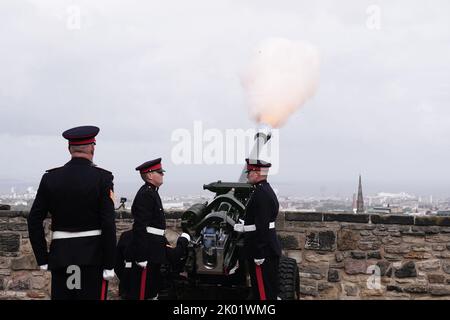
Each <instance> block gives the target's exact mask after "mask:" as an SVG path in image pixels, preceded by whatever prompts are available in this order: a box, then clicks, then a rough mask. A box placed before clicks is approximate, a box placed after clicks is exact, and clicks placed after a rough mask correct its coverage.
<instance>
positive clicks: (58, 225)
mask: <svg viewBox="0 0 450 320" xmlns="http://www.w3.org/2000/svg"><path fill="white" fill-rule="evenodd" d="M99 131H100V129H99V128H97V127H94V126H83V127H76V128H73V129H70V130H67V131H65V132H64V133H63V137H64V138H65V139H67V140H68V141H69V152H70V154H71V156H72V159H71V160H70V161H69V162H68V163H66V164H65V165H64V166H62V167H59V168H55V169H51V170H47V172H46V173H45V174H44V175H43V177H42V179H41V182H40V185H39V189H38V192H37V195H36V199H35V200H34V203H33V206H32V208H31V210H30V215H29V217H28V230H29V235H30V241H31V245H32V247H33V251H34V254H35V256H36V260H37V263H38V265H39V266H40V268H41V270H47V269H49V270H50V271H51V273H52V283H51V296H52V299H64V300H67V299H71V300H72V299H74V300H98V299H101V298H102V294H103V298H104V296H105V294H106V292H105V291H106V282H105V280H110V279H112V278H113V277H114V270H113V268H114V263H115V261H114V257H115V246H116V226H115V212H114V200H113V197H114V194H113V175H112V173H111V172H109V171H106V170H104V169H101V168H99V167H97V166H96V165H95V164H93V162H92V160H93V157H94V151H95V144H96V140H95V137H96V136H97V134H98V132H99ZM47 213H50V215H51V222H52V223H51V228H52V231H53V233H52V241H51V245H50V250H49V251H48V250H47V241H46V239H45V232H44V227H43V222H44V219H45V218H46V216H47Z"/></svg>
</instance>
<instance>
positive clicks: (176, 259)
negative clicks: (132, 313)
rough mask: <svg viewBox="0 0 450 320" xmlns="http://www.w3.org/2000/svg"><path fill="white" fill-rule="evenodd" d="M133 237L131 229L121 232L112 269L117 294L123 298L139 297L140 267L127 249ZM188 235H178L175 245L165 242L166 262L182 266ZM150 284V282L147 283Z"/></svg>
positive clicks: (132, 298) (177, 266)
mask: <svg viewBox="0 0 450 320" xmlns="http://www.w3.org/2000/svg"><path fill="white" fill-rule="evenodd" d="M132 239H133V230H129V231H125V232H123V233H122V234H121V236H120V239H119V242H118V243H117V255H116V266H115V267H114V271H115V273H116V275H117V277H118V278H119V280H120V282H119V296H120V297H121V298H122V299H124V300H136V299H139V290H140V288H139V285H140V281H141V277H142V268H141V267H140V266H138V264H137V263H135V262H134V261H133V257H132V256H131V255H130V252H131V250H129V248H130V246H131V243H132ZM189 240H190V237H189V236H188V235H187V234H185V235H183V236H182V237H181V236H180V237H178V239H177V243H176V246H175V247H172V246H170V245H169V244H166V257H167V263H168V264H170V265H171V266H174V267H175V268H177V269H179V268H180V266H181V267H182V266H183V264H184V262H185V258H186V253H187V247H188V244H189ZM149 284H150V283H149Z"/></svg>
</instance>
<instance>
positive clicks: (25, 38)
mask: <svg viewBox="0 0 450 320" xmlns="http://www.w3.org/2000/svg"><path fill="white" fill-rule="evenodd" d="M445 8H447V9H450V3H449V2H448V1H443V0H440V1H439V0H438V1H437V2H436V3H435V4H434V5H432V6H431V5H427V4H425V3H424V2H423V1H405V0H400V1H396V2H395V3H393V2H391V1H379V2H378V3H377V4H375V5H374V4H373V3H372V2H370V1H359V0H351V1H347V2H346V3H345V5H342V4H339V3H336V2H335V1H330V0H321V1H316V2H314V3H311V2H310V1H285V2H283V4H279V3H271V2H269V1H258V2H257V3H256V2H250V1H240V2H236V1H230V2H224V3H212V2H210V1H204V0H200V1H195V2H188V3H187V2H182V1H175V2H172V3H161V2H160V1H147V2H145V3H140V2H134V1H132V2H131V3H130V4H129V5H127V6H125V7H124V6H123V5H121V3H120V2H119V1H106V0H99V1H95V3H94V2H92V1H79V2H78V3H73V1H70V0H63V1H58V2H56V1H50V0H39V1H36V0H31V1H27V2H20V1H12V0H5V1H2V2H1V3H0V9H1V10H0V15H1V19H0V25H1V28H0V35H1V36H2V40H3V46H4V48H5V50H2V52H1V53H0V57H1V59H0V68H1V69H2V73H1V74H0V110H1V114H2V120H3V121H2V126H1V128H0V146H1V147H2V150H4V152H3V153H2V157H0V168H1V169H0V181H7V180H10V181H11V180H13V181H22V182H24V183H25V184H27V183H32V184H37V183H38V182H39V179H40V177H41V176H42V174H43V173H44V172H45V170H47V169H50V168H54V167H58V166H61V165H63V164H64V163H66V162H67V161H68V160H69V154H68V152H67V141H65V140H64V139H63V138H62V137H61V133H62V132H63V131H64V130H66V129H68V128H71V127H75V126H78V125H87V124H91V125H97V126H99V127H100V129H101V130H100V133H99V135H98V139H97V146H96V154H95V159H94V161H95V163H97V164H98V165H99V166H100V167H103V168H105V169H108V170H110V171H112V172H113V174H114V177H115V182H116V189H117V191H118V192H119V193H121V192H122V190H123V193H127V194H133V193H134V190H137V188H138V187H139V185H140V181H139V177H138V175H137V173H136V172H135V171H134V168H135V167H136V166H138V165H139V164H141V163H143V162H145V161H148V160H150V159H154V158H158V157H162V158H163V165H164V166H165V169H166V170H167V175H166V184H165V185H164V186H163V187H162V189H161V192H162V194H164V193H167V194H180V193H185V192H186V191H188V192H195V193H199V192H201V191H202V185H203V184H204V183H209V182H211V181H216V180H223V181H225V180H228V181H235V180H237V179H238V177H239V173H240V171H241V170H242V165H243V163H244V158H245V156H246V155H245V154H241V155H240V156H239V158H237V159H236V161H235V164H234V165H226V164H208V163H206V161H203V163H201V164H181V165H180V164H176V163H175V162H174V161H173V159H172V152H173V149H174V148H175V147H176V145H177V142H176V141H173V139H172V138H173V134H174V133H175V132H177V131H179V130H185V131H186V132H188V133H191V134H192V136H194V131H195V123H196V122H201V124H202V126H203V128H204V129H205V130H209V131H208V132H211V131H215V132H216V133H217V132H219V133H222V134H224V133H225V132H226V131H227V130H233V129H242V130H247V129H255V128H256V127H257V126H258V124H256V123H255V122H254V121H253V119H252V118H251V116H250V112H249V106H248V104H247V102H246V99H245V90H244V88H243V85H242V80H241V75H242V72H243V70H245V68H246V66H248V64H249V63H250V59H251V56H252V53H253V50H254V49H255V48H256V47H257V46H258V44H259V43H260V42H261V41H264V40H266V39H268V38H272V37H275V38H284V39H289V40H291V41H299V42H307V43H311V44H312V45H314V46H315V47H316V48H317V50H318V53H319V56H320V79H319V83H318V89H317V92H316V93H315V95H314V96H313V97H312V98H311V99H310V100H308V101H306V103H305V104H304V106H303V107H302V109H300V110H298V111H297V112H295V113H293V114H292V116H291V117H290V118H289V119H287V121H286V124H285V125H284V126H283V127H281V128H279V140H278V141H279V145H278V148H279V154H278V158H279V170H278V173H277V174H276V175H274V176H273V177H271V178H270V181H271V182H272V184H273V185H274V186H275V188H277V189H278V190H279V192H280V194H287V195H295V194H296V193H300V194H304V195H321V194H350V195H351V194H352V193H353V192H354V190H355V180H356V179H355V177H357V175H358V174H359V173H361V174H362V175H363V179H364V181H365V186H364V189H365V190H366V191H365V192H369V193H372V192H377V191H383V190H387V191H391V192H401V191H405V192H412V193H416V194H433V195H435V196H438V197H444V196H446V194H447V192H449V193H450V180H449V178H450V166H448V162H449V161H448V160H449V159H450V141H449V140H448V139H447V137H448V136H449V135H450V109H449V108H448V101H449V98H450V97H449V95H450V90H448V89H449V88H450V76H449V75H450V48H449V47H448V45H447V44H448V43H449V42H450V21H449V20H448V17H447V15H446V14H445V12H447V11H448V10H446V9H445ZM205 26H208V27H207V28H205ZM207 138H208V137H205V136H202V137H201V138H200V139H201V141H193V143H199V142H205V141H207ZM197 140H198V139H197ZM203 148H204V149H203V150H202V151H206V149H207V148H208V144H207V143H205V144H204V145H203ZM226 151H227V150H225V151H224V153H226ZM30 159H32V163H31V164H30Z"/></svg>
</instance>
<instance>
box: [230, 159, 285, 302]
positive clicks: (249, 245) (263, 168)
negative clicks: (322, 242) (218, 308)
mask: <svg viewBox="0 0 450 320" xmlns="http://www.w3.org/2000/svg"><path fill="white" fill-rule="evenodd" d="M246 162H247V168H246V169H247V179H248V182H249V183H251V184H253V185H254V187H255V190H254V192H253V193H252V195H251V197H250V199H249V202H248V204H247V209H246V213H245V216H244V224H243V225H242V224H237V225H235V230H236V231H243V232H244V252H245V255H246V258H247V262H248V266H249V272H250V279H251V284H252V296H253V297H252V298H253V299H256V300H260V299H261V300H265V299H268V300H276V299H277V294H278V284H279V279H278V264H279V261H280V256H281V245H280V243H279V241H278V237H277V234H276V231H275V220H276V218H277V215H278V209H279V204H278V199H277V196H276V195H275V192H274V191H273V189H272V187H271V186H270V184H269V183H268V182H267V175H268V171H269V168H270V167H271V164H270V163H268V162H265V161H262V160H253V159H246ZM239 229H241V230H239Z"/></svg>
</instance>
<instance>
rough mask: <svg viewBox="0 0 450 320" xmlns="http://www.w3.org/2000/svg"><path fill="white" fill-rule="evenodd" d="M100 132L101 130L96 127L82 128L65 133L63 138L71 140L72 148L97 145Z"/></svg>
mask: <svg viewBox="0 0 450 320" xmlns="http://www.w3.org/2000/svg"><path fill="white" fill-rule="evenodd" d="M99 131H100V129H99V128H98V127H95V126H81V127H75V128H72V129H69V130H66V131H64V132H63V134H62V136H63V137H64V138H65V139H67V140H69V145H70V146H81V145H85V144H91V143H95V137H96V136H97V134H98V133H99Z"/></svg>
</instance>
